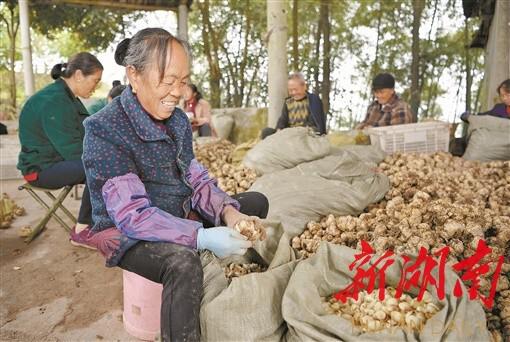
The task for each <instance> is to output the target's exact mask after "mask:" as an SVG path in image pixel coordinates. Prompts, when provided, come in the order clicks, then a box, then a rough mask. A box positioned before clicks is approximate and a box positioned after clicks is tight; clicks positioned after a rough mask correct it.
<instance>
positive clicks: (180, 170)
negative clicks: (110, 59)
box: [82, 28, 268, 341]
mask: <svg viewBox="0 0 510 342" xmlns="http://www.w3.org/2000/svg"><path fill="white" fill-rule="evenodd" d="M188 51H189V50H188V48H187V45H186V44H185V43H184V42H182V41H180V40H179V39H177V38H175V37H174V36H172V35H171V34H170V33H168V32H167V31H165V30H163V29H158V28H148V29H143V30H141V31H140V32H138V33H137V34H135V36H134V37H133V38H131V39H125V40H124V41H122V42H121V43H120V44H119V46H118V47H117V50H116V54H115V55H116V58H115V59H116V61H117V63H119V64H121V65H123V66H125V67H126V73H127V76H128V78H129V84H130V85H129V86H128V87H127V88H126V89H125V90H124V91H123V92H122V94H121V95H120V96H119V97H117V98H115V99H114V100H113V102H111V103H110V104H109V105H107V106H106V107H105V108H104V109H103V110H101V111H100V112H99V113H97V114H95V115H93V116H91V117H90V118H88V119H87V120H85V140H84V153H83V163H84V165H85V171H86V174H87V183H88V185H89V188H90V194H91V199H92V207H93V218H94V226H93V228H92V229H91V230H90V231H89V232H87V233H86V234H85V233H84V234H82V237H83V240H84V241H85V240H86V241H88V242H89V243H90V244H91V245H92V246H94V247H97V248H98V249H99V250H100V251H101V252H102V254H103V255H104V256H105V257H106V264H107V266H120V267H121V268H123V269H125V270H127V271H130V272H134V273H137V274H139V275H141V276H143V277H145V278H147V279H150V280H152V281H154V282H158V283H161V284H163V294H162V304H161V337H162V339H163V340H164V341H170V340H171V341H198V340H199V339H200V324H199V313H200V301H201V296H202V283H203V273H202V265H201V262H200V257H199V254H198V252H199V251H202V250H206V249H207V250H210V251H212V252H213V253H214V254H216V255H217V256H218V257H226V256H229V255H233V254H240V255H242V254H244V253H245V252H246V250H247V248H249V247H250V246H251V242H249V241H247V240H246V238H245V237H244V236H242V235H240V234H239V233H238V232H236V231H235V230H234V229H232V227H233V226H234V225H235V224H236V223H237V222H238V221H239V220H242V219H250V217H249V216H248V215H253V216H258V217H265V216H266V215H267V211H268V203H267V199H266V198H265V197H264V196H263V195H262V194H259V193H254V192H251V193H250V192H247V193H243V194H240V195H237V196H234V197H229V196H228V195H227V194H226V193H225V192H223V191H222V190H220V189H219V188H218V187H217V186H216V181H215V180H213V179H211V178H209V176H208V173H207V170H206V169H204V167H203V166H202V165H200V163H198V162H197V160H196V159H195V157H194V154H193V148H192V129H191V124H190V122H189V120H188V118H187V116H186V114H185V113H184V112H183V111H182V110H181V109H179V108H176V106H177V104H178V102H179V99H180V98H181V97H182V95H183V91H184V87H185V86H186V84H187V82H188V79H189V75H190V66H189V60H190V58H189V56H188ZM251 219H256V218H251ZM204 226H205V227H207V226H209V227H211V226H212V227H211V228H208V229H205V227H204Z"/></svg>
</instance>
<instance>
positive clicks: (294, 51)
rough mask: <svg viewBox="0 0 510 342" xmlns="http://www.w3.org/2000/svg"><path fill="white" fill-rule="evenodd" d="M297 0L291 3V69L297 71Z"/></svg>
mask: <svg viewBox="0 0 510 342" xmlns="http://www.w3.org/2000/svg"><path fill="white" fill-rule="evenodd" d="M298 20H299V17H298V0H293V2H292V68H293V69H294V71H299V51H298V38H299V32H298Z"/></svg>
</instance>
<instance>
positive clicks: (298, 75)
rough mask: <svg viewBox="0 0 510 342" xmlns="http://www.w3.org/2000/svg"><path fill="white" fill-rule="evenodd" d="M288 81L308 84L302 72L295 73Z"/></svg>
mask: <svg viewBox="0 0 510 342" xmlns="http://www.w3.org/2000/svg"><path fill="white" fill-rule="evenodd" d="M288 80H289V81H290V80H298V81H301V83H304V84H306V80H305V76H304V75H303V74H302V73H300V72H293V73H292V74H290V75H289V78H288Z"/></svg>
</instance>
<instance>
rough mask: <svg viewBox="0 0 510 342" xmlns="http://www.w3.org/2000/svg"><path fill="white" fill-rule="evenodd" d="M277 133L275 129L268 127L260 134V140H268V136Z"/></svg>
mask: <svg viewBox="0 0 510 342" xmlns="http://www.w3.org/2000/svg"><path fill="white" fill-rule="evenodd" d="M275 133H276V129H274V128H271V127H266V128H264V129H263V130H262V132H260V138H261V139H262V140H264V139H265V138H267V137H268V136H270V135H272V134H275Z"/></svg>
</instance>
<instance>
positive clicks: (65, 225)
mask: <svg viewBox="0 0 510 342" xmlns="http://www.w3.org/2000/svg"><path fill="white" fill-rule="evenodd" d="M66 189H67V188H64V189H63V190H62V191H65V190H66ZM30 191H32V190H30ZM44 193H45V194H46V195H48V197H49V198H50V199H51V200H52V201H53V203H56V202H57V199H56V198H55V196H53V195H52V194H51V193H50V192H49V191H44ZM34 194H35V193H34ZM64 198H65V197H64ZM38 202H39V203H40V204H41V205H42V206H43V207H44V208H46V209H48V210H50V206H49V205H48V204H46V203H45V202H44V201H43V200H42V199H41V198H40V197H39V198H38ZM59 207H60V208H62V205H61V203H59V206H58V207H57V208H56V209H55V210H54V212H52V213H51V216H52V217H53V218H54V219H55V220H57V221H58V223H60V225H61V226H62V227H64V229H66V230H67V231H71V229H72V228H71V227H69V225H68V224H67V223H65V222H64V220H62V219H61V218H60V216H58V214H57V213H56V211H57V209H58V208H59ZM66 210H67V209H66ZM66 214H68V215H71V213H69V211H67V213H66ZM70 218H71V220H72V221H73V222H74V223H76V219H75V218H74V217H73V216H72V215H71V216H70Z"/></svg>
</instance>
